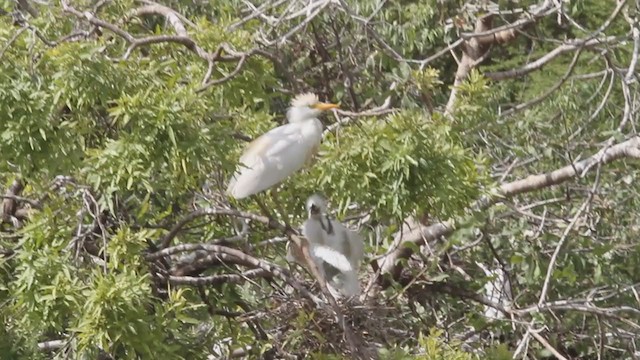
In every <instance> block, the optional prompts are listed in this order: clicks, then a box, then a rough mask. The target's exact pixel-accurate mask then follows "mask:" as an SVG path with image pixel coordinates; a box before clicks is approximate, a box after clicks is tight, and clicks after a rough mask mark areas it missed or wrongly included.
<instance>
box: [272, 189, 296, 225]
mask: <svg viewBox="0 0 640 360" xmlns="http://www.w3.org/2000/svg"><path fill="white" fill-rule="evenodd" d="M271 198H272V199H273V203H274V204H275V207H276V210H277V211H278V212H279V213H280V215H282V218H283V219H282V221H283V222H284V226H286V227H287V229H293V228H292V227H291V224H289V216H288V215H287V213H286V212H284V210H283V208H282V206H280V199H279V198H278V189H277V188H273V189H271Z"/></svg>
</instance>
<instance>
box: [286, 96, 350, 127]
mask: <svg viewBox="0 0 640 360" xmlns="http://www.w3.org/2000/svg"><path fill="white" fill-rule="evenodd" d="M337 107H338V105H336V104H331V103H323V102H320V101H319V100H318V96H316V94H313V93H307V94H300V95H298V96H296V97H295V98H294V99H293V100H292V101H291V107H290V108H289V111H287V118H288V119H289V122H290V123H295V122H302V121H306V120H311V119H315V118H317V117H318V116H320V113H321V112H323V111H325V110H329V109H335V108H337Z"/></svg>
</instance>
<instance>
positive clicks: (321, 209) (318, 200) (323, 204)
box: [307, 194, 327, 217]
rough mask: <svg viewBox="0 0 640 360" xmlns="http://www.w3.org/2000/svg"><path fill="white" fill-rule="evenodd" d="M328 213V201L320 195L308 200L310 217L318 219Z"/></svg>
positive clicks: (312, 196)
mask: <svg viewBox="0 0 640 360" xmlns="http://www.w3.org/2000/svg"><path fill="white" fill-rule="evenodd" d="M326 211H327V201H326V200H325V199H324V198H323V197H322V196H320V195H318V194H314V195H311V196H310V197H309V198H308V199H307V212H308V213H309V217H318V216H321V215H322V214H324V213H325V212H326Z"/></svg>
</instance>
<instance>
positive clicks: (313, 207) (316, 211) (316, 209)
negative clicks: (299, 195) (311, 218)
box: [309, 204, 320, 214]
mask: <svg viewBox="0 0 640 360" xmlns="http://www.w3.org/2000/svg"><path fill="white" fill-rule="evenodd" d="M309 211H310V212H311V213H312V214H319V213H320V208H319V207H318V206H317V205H316V204H312V205H311V208H310V209H309Z"/></svg>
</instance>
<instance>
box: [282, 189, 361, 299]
mask: <svg viewBox="0 0 640 360" xmlns="http://www.w3.org/2000/svg"><path fill="white" fill-rule="evenodd" d="M306 207H307V211H308V213H309V218H308V219H307V220H306V221H305V222H304V224H303V226H302V233H303V235H304V236H305V237H306V238H307V240H308V241H309V244H310V250H311V251H310V252H311V253H312V255H313V258H314V259H313V260H314V261H315V262H316V265H317V266H318V268H319V270H320V271H321V273H322V274H323V275H324V277H325V279H326V280H327V285H329V290H330V291H331V293H332V295H334V296H336V297H339V296H346V297H352V296H355V295H359V294H360V283H359V281H358V269H359V268H360V262H361V261H362V259H363V257H364V242H363V239H362V236H360V234H358V233H356V232H354V231H351V230H349V229H347V228H346V227H345V226H344V225H342V223H340V222H339V221H337V220H333V219H330V218H329V216H328V215H327V214H326V209H327V206H326V201H325V200H324V199H323V198H322V197H321V196H319V195H312V196H311V197H309V199H307V204H306ZM292 248H293V246H291V247H289V249H288V254H287V258H288V259H292V258H293V257H294V256H295V254H292V250H293V251H296V250H297V249H292ZM327 248H328V249H327Z"/></svg>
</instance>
